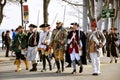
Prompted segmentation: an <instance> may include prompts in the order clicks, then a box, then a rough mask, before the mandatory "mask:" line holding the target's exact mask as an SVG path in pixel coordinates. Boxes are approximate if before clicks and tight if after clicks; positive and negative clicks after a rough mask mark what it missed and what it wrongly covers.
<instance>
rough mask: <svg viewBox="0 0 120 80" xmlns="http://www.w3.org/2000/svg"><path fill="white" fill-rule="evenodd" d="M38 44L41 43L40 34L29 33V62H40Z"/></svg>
mask: <svg viewBox="0 0 120 80" xmlns="http://www.w3.org/2000/svg"><path fill="white" fill-rule="evenodd" d="M38 42H39V33H38V32H32V33H30V32H29V33H28V54H27V58H28V60H29V61H37V60H39V55H38V51H37V49H38V48H37V45H38Z"/></svg>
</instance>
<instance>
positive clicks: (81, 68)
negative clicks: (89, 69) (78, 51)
mask: <svg viewBox="0 0 120 80" xmlns="http://www.w3.org/2000/svg"><path fill="white" fill-rule="evenodd" d="M78 64H79V65H80V70H79V73H82V72H83V66H82V62H81V60H79V61H78Z"/></svg>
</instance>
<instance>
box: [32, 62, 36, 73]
mask: <svg viewBox="0 0 120 80" xmlns="http://www.w3.org/2000/svg"><path fill="white" fill-rule="evenodd" d="M32 71H37V63H34V64H32V69H30V72H32Z"/></svg>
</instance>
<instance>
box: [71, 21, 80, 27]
mask: <svg viewBox="0 0 120 80" xmlns="http://www.w3.org/2000/svg"><path fill="white" fill-rule="evenodd" d="M71 25H76V26H78V27H79V24H78V23H76V22H75V23H71Z"/></svg>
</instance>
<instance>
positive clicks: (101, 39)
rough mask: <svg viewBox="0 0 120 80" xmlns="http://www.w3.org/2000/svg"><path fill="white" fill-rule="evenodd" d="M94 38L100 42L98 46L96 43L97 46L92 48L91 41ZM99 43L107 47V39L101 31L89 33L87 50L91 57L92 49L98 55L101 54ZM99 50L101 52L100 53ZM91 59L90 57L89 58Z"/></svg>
mask: <svg viewBox="0 0 120 80" xmlns="http://www.w3.org/2000/svg"><path fill="white" fill-rule="evenodd" d="M93 36H95V37H96V39H97V40H98V44H97V43H96V42H94V43H95V46H93V47H91V46H90V45H91V44H90V41H91V39H92V38H93ZM99 43H101V44H102V45H105V43H106V38H105V36H104V34H103V33H102V32H101V31H99V30H96V31H93V32H89V33H88V36H87V43H86V47H87V48H86V49H87V53H88V55H89V53H90V49H93V50H94V51H95V52H98V54H101V52H100V48H99V47H98V46H99ZM98 50H99V51H98ZM88 57H89V56H88Z"/></svg>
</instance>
